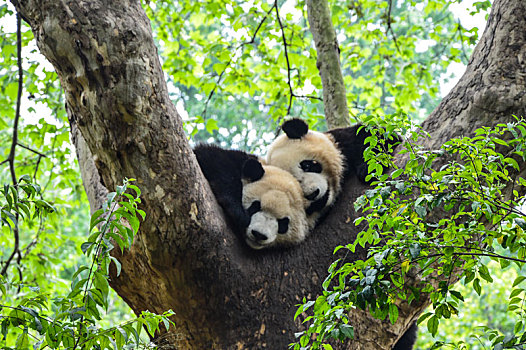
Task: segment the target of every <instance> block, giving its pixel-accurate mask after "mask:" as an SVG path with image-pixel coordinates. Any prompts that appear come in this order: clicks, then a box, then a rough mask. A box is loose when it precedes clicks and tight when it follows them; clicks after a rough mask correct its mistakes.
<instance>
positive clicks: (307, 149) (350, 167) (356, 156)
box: [267, 118, 398, 221]
mask: <svg viewBox="0 0 526 350" xmlns="http://www.w3.org/2000/svg"><path fill="white" fill-rule="evenodd" d="M281 128H282V130H283V131H284V134H283V135H281V136H279V137H278V138H277V139H276V140H275V141H274V142H273V143H272V144H271V146H270V147H269V151H268V154H267V164H269V165H275V166H277V167H280V168H282V169H284V170H286V171H288V172H290V173H291V174H292V175H293V176H294V177H295V178H296V179H297V180H298V181H299V183H300V185H301V188H302V190H303V194H304V196H305V198H307V199H308V200H309V205H308V206H307V209H306V212H307V217H308V219H309V221H316V220H318V219H319V218H320V217H321V216H323V215H324V214H325V213H326V212H327V210H328V208H329V207H330V206H331V205H333V204H334V202H335V201H336V198H337V196H338V195H339V193H340V192H341V188H342V185H343V183H344V182H345V180H346V179H348V178H350V177H352V176H357V177H358V179H359V180H360V181H361V182H363V183H366V177H367V175H368V171H367V163H366V162H365V161H364V158H363V152H364V151H365V149H366V148H367V147H368V145H366V144H365V139H366V138H367V137H369V136H371V133H370V132H369V131H368V130H367V129H366V128H365V127H364V126H362V125H355V126H351V127H347V128H339V129H333V130H330V131H328V132H325V133H321V132H317V131H313V130H309V127H308V125H307V124H306V123H305V122H304V121H303V120H301V119H297V118H294V119H290V120H287V121H286V122H284V123H283V125H282V127H281ZM397 141H398V139H396V140H394V141H390V140H388V143H389V144H393V143H394V142H397Z"/></svg>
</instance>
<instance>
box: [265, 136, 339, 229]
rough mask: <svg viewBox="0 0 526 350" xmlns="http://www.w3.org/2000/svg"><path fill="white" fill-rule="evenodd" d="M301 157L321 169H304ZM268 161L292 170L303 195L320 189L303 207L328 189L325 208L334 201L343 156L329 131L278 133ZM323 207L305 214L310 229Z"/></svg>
mask: <svg viewBox="0 0 526 350" xmlns="http://www.w3.org/2000/svg"><path fill="white" fill-rule="evenodd" d="M303 160H315V161H317V162H318V163H320V164H321V165H322V172H321V173H311V172H304V171H303V170H302V169H301V166H300V163H301V162H302V161H303ZM267 164H269V165H273V166H277V167H279V168H281V169H283V170H285V171H288V172H289V173H291V174H292V175H293V176H294V177H295V178H296V179H297V180H298V182H299V183H300V186H301V189H302V191H303V194H304V196H309V195H310V194H312V193H313V192H314V191H316V189H318V190H319V192H320V193H319V194H318V196H316V198H314V199H309V201H307V206H306V208H307V207H308V205H309V204H310V203H312V202H314V201H316V200H318V199H319V198H321V197H322V196H323V195H325V193H326V192H327V190H329V196H328V200H327V205H326V208H328V207H330V206H331V205H332V204H334V202H335V201H336V196H337V195H338V194H339V193H340V191H341V187H340V186H341V185H340V181H341V178H342V176H343V169H344V159H343V155H342V153H341V152H340V150H339V149H338V147H337V146H336V144H335V143H334V140H333V138H332V136H331V135H330V134H325V133H320V132H317V131H312V130H309V131H308V132H307V134H306V135H304V136H303V137H301V138H300V139H290V138H289V137H288V136H287V135H281V136H279V137H278V138H277V139H276V140H275V141H274V142H273V143H272V145H270V147H269V151H268V154H267ZM325 210H326V209H325ZM325 210H322V211H321V212H314V213H313V214H312V215H310V216H309V217H308V221H309V227H310V228H312V227H314V225H315V223H316V220H317V219H318V218H319V217H320V215H322V214H323V212H324V211H325Z"/></svg>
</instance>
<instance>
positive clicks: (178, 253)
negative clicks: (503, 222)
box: [12, 0, 526, 349]
mask: <svg viewBox="0 0 526 350" xmlns="http://www.w3.org/2000/svg"><path fill="white" fill-rule="evenodd" d="M12 1H13V3H14V4H15V6H16V7H17V9H18V10H19V11H20V13H21V14H22V16H23V18H24V19H25V20H26V21H28V23H29V24H30V25H31V27H32V30H33V32H34V34H35V37H36V39H37V43H38V46H39V48H40V50H41V52H42V53H43V54H44V55H45V56H46V57H47V58H48V59H49V60H50V61H51V63H52V64H53V65H54V67H55V69H56V71H57V73H58V76H59V78H60V81H61V84H62V87H63V89H64V91H65V94H66V107H67V111H68V116H69V120H70V123H71V126H72V134H73V137H74V141H75V144H76V147H77V150H78V155H79V162H80V166H81V169H82V173H83V179H84V184H85V186H86V188H87V191H88V195H89V200H90V203H91V205H92V208H95V207H98V205H99V204H100V203H101V200H102V199H103V198H104V192H105V189H113V188H114V187H115V185H118V184H119V183H121V182H122V179H123V178H125V177H129V178H130V177H132V178H136V179H137V180H138V185H139V187H140V188H141V189H142V192H143V195H142V204H141V205H142V209H143V210H145V211H146V212H147V218H146V220H145V221H144V223H143V224H142V225H141V229H140V232H139V234H138V236H137V238H136V241H135V242H134V244H133V246H132V248H131V249H130V250H128V251H125V252H124V254H122V255H120V254H117V253H116V254H117V258H118V259H119V261H120V262H121V263H122V271H121V275H120V276H119V277H116V276H115V275H113V276H112V277H111V285H112V287H113V288H114V289H115V290H116V291H117V293H118V294H119V295H120V296H121V297H123V298H124V300H125V301H126V302H127V303H128V304H129V305H130V306H131V307H132V309H133V310H135V311H136V312H140V311H142V310H150V311H154V312H163V311H165V310H168V309H173V310H174V311H175V313H176V315H175V317H174V321H175V323H176V328H175V329H170V331H169V333H167V334H166V335H165V336H163V337H162V338H159V339H158V340H157V341H158V342H162V345H169V346H172V347H173V348H176V349H187V348H188V349H204V348H218V349H235V348H248V349H251V348H270V349H286V348H287V344H289V343H290V342H292V341H294V332H296V331H297V330H298V329H299V328H298V327H299V326H300V325H299V324H297V323H295V322H294V321H293V315H294V313H295V311H296V306H295V305H296V304H298V303H299V302H300V301H301V300H302V298H303V297H306V298H314V297H315V296H316V295H317V294H318V293H320V292H321V283H322V282H323V280H324V279H325V277H326V275H327V272H326V271H327V267H328V266H329V265H330V263H331V262H332V261H333V260H335V259H336V258H338V256H334V255H332V251H333V249H334V247H335V246H337V245H340V244H345V243H347V242H351V241H353V240H354V238H355V237H356V234H357V233H358V232H359V228H356V227H355V226H354V224H353V221H354V219H355V218H356V217H357V214H356V213H355V212H354V211H353V205H352V203H353V202H354V200H355V199H356V198H357V197H358V196H359V195H361V194H362V193H363V191H364V190H365V189H366V187H365V186H363V185H361V184H360V183H359V182H358V180H357V179H351V180H350V181H348V182H347V183H346V184H345V186H344V193H343V194H342V196H341V198H340V199H339V201H338V203H337V204H336V206H335V208H334V209H333V210H332V211H331V213H330V215H329V216H328V218H327V219H326V220H325V221H324V222H323V223H322V224H321V225H320V226H318V227H317V228H316V230H315V231H314V232H313V233H311V235H310V237H309V238H308V239H307V240H306V241H305V242H304V243H303V244H302V245H300V246H297V247H294V248H291V249H286V250H267V251H253V250H250V249H249V248H247V247H246V246H245V245H244V244H243V243H242V242H239V241H238V239H236V237H235V235H234V234H233V233H232V231H231V230H230V229H229V228H228V227H227V226H226V224H225V220H224V216H223V214H222V211H221V209H220V207H219V206H218V205H217V203H216V202H215V200H214V197H213V195H212V193H211V191H210V188H209V186H208V183H207V182H206V180H205V179H204V177H203V175H202V174H201V172H200V170H199V167H198V165H197V162H196V160H195V157H194V156H193V153H192V151H191V149H190V147H189V145H188V143H187V141H186V137H185V135H184V133H183V130H182V122H181V118H180V117H179V116H178V115H177V112H176V111H175V108H174V106H173V105H172V103H171V102H170V100H169V98H168V93H167V88H166V84H165V82H164V81H163V75H162V71H161V68H160V63H159V59H158V57H157V50H156V48H155V46H154V43H153V39H152V33H151V29H150V24H149V21H148V19H147V18H146V15H145V13H144V11H143V10H142V9H141V7H140V4H139V2H138V1H134V0H127V1H126V0H123V1H108V0H92V1H84V2H77V1H46V0H24V1H22V0H12ZM524 13H526V4H525V2H524V0H495V2H494V5H493V11H492V14H491V16H490V18H489V22H488V25H487V28H486V31H485V33H484V35H483V36H482V38H481V40H480V43H479V45H478V46H477V48H476V50H475V52H474V54H473V57H472V59H471V61H470V63H469V66H468V69H467V72H466V74H465V75H464V76H463V77H462V79H461V81H460V82H459V84H458V85H457V86H456V87H455V89H453V91H452V92H451V93H450V94H449V95H448V96H447V97H446V98H445V99H444V101H442V103H441V104H440V106H439V107H438V108H437V109H436V110H435V111H434V112H433V113H432V115H431V116H430V117H429V118H428V119H427V120H426V122H425V123H424V124H423V127H424V130H426V131H428V132H430V134H431V138H430V139H429V140H426V141H425V144H426V146H429V147H432V148H434V147H439V146H440V145H441V144H442V143H443V142H445V141H446V140H448V139H449V138H451V137H453V136H458V135H463V134H464V135H465V134H470V133H472V131H473V130H474V129H475V128H476V127H477V126H480V125H487V126H491V125H495V124H497V123H501V122H506V121H508V120H511V119H512V118H511V115H512V114H515V115H525V108H526V73H525V72H526V17H525V16H524ZM309 17H311V16H310V15H309ZM325 103H326V104H327V103H328V100H325ZM520 165H521V169H522V170H523V171H524V170H525V169H526V165H525V164H520ZM101 184H102V185H103V186H101ZM342 251H343V250H340V252H342ZM365 253H366V252H364V251H359V252H357V254H356V256H355V258H356V259H362V258H364V257H365ZM427 303H428V300H427V299H426V298H421V299H420V301H419V302H418V303H415V302H413V303H412V304H411V305H405V304H404V305H401V308H400V316H399V321H398V322H397V323H396V324H395V325H391V324H389V323H388V322H380V321H377V320H373V319H372V318H371V317H370V316H369V315H367V314H365V313H361V312H356V313H353V315H352V317H353V326H354V327H355V334H356V337H357V338H356V340H354V341H352V342H349V343H347V344H343V345H342V348H347V349H388V348H390V346H392V344H394V343H395V342H396V340H397V339H398V337H399V336H400V335H401V334H403V332H404V331H405V329H406V328H407V327H408V326H409V325H410V323H411V322H412V320H414V319H415V317H417V315H418V313H419V312H421V310H422V309H423V308H424V307H425V306H426V305H427Z"/></svg>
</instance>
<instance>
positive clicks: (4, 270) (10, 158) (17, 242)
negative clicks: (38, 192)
mask: <svg viewBox="0 0 526 350" xmlns="http://www.w3.org/2000/svg"><path fill="white" fill-rule="evenodd" d="M16 48H17V61H18V95H17V99H16V111H15V121H14V123H13V139H12V141H11V150H10V151H9V156H8V157H7V160H8V162H9V171H10V173H11V181H12V182H13V186H15V187H16V186H17V184H18V181H17V179H16V171H15V150H16V146H17V140H18V121H19V119H20V104H21V101H22V86H23V83H24V71H23V69H22V20H21V18H20V14H19V13H18V12H17V14H16ZM3 163H4V162H2V164H3ZM18 218H19V215H18V212H15V221H16V222H13V225H14V227H13V236H14V241H15V242H14V247H13V252H12V253H11V255H10V256H9V258H8V259H7V260H6V262H5V264H4V266H2V270H1V271H0V275H2V276H6V274H7V269H8V268H9V265H10V264H11V261H13V258H14V257H15V255H17V254H18V259H17V261H18V262H20V237H19V234H18ZM19 273H21V272H20V271H19Z"/></svg>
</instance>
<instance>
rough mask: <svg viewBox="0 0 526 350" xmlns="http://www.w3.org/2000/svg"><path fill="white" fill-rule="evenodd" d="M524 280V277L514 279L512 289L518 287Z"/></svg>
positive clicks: (525, 277)
mask: <svg viewBox="0 0 526 350" xmlns="http://www.w3.org/2000/svg"><path fill="white" fill-rule="evenodd" d="M525 279H526V276H519V277H517V278H515V281H513V284H512V286H511V287H512V288H513V287H515V286H517V285H519V284H520V283H522V282H523V281H524V280H525Z"/></svg>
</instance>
